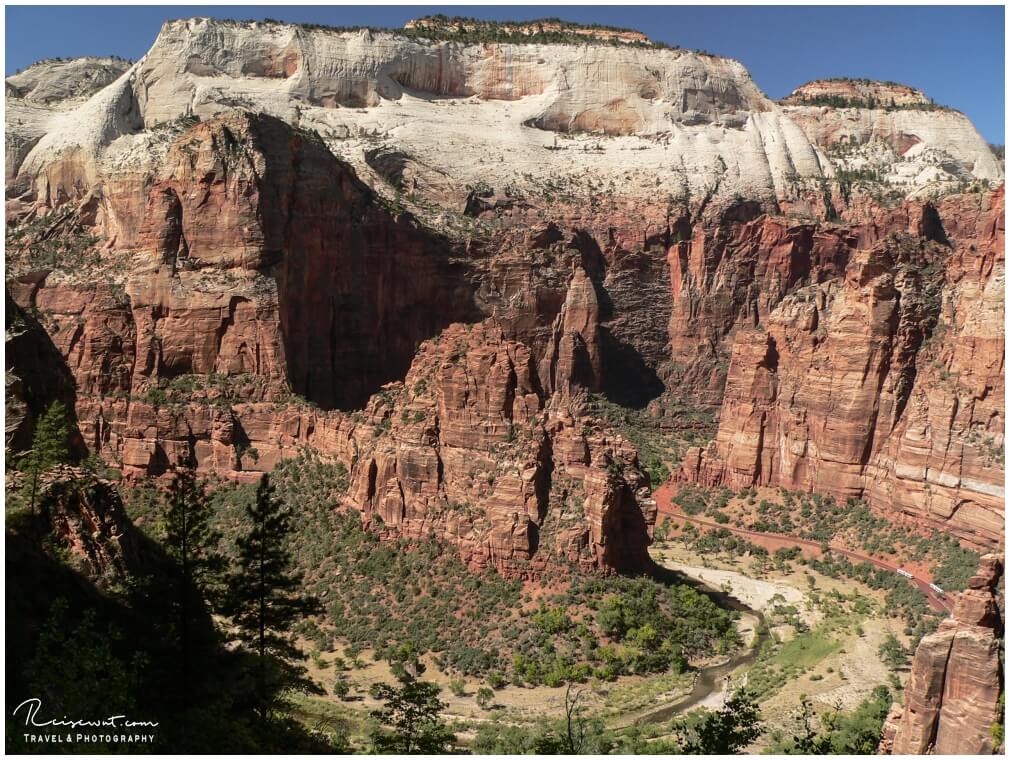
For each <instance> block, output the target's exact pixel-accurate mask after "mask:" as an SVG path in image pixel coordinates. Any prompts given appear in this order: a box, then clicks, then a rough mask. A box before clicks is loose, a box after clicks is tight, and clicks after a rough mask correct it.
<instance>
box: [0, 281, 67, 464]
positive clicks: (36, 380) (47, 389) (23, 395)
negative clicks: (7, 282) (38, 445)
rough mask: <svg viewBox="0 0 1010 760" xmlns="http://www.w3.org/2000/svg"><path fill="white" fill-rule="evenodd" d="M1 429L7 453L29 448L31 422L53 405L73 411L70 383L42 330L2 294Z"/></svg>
mask: <svg viewBox="0 0 1010 760" xmlns="http://www.w3.org/2000/svg"><path fill="white" fill-rule="evenodd" d="M5 302H6V309H5V322H4V326H5V331H4V334H5V340H4V346H5V355H4V356H5V360H6V366H5V367H4V369H5V377H6V382H5V384H4V385H5V393H4V396H5V402H6V403H5V408H4V411H5V428H4V431H5V432H4V446H5V448H6V449H9V450H10V451H11V452H15V453H16V452H21V451H25V450H26V449H29V448H31V443H32V434H33V432H34V430H35V420H37V419H38V418H39V416H41V415H42V413H43V412H45V410H46V408H47V407H48V406H49V405H50V404H52V403H53V402H54V401H58V402H60V403H62V404H63V406H64V408H66V409H67V410H68V411H69V412H70V413H71V414H73V410H74V380H73V376H72V375H71V373H70V371H69V370H68V369H67V366H66V363H65V361H64V358H63V355H62V354H61V353H60V352H59V351H58V350H57V348H56V346H55V345H53V341H52V339H51V338H50V337H49V335H48V333H47V332H46V331H45V329H44V328H43V327H42V326H41V325H40V324H39V323H38V321H37V320H36V319H35V318H34V317H32V315H31V314H29V313H28V312H27V311H26V310H24V309H22V308H21V307H20V306H18V305H17V303H16V302H15V301H14V299H13V298H11V295H10V292H9V291H5Z"/></svg>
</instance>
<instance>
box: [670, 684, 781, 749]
mask: <svg viewBox="0 0 1010 760" xmlns="http://www.w3.org/2000/svg"><path fill="white" fill-rule="evenodd" d="M674 731H675V733H676V735H677V740H678V744H679V745H680V751H681V753H682V754H685V755H735V754H739V753H740V752H741V751H742V750H743V749H745V748H746V747H747V745H749V744H750V743H751V742H753V741H754V740H755V739H757V738H758V737H759V736H761V734H763V733H764V727H763V726H762V721H761V708H760V707H758V703H757V700H756V699H755V697H754V695H753V694H751V693H750V692H749V691H747V690H746V689H738V690H737V691H735V692H733V694H732V695H730V697H729V699H727V700H726V702H725V704H724V705H723V706H722V708H721V709H719V710H718V711H715V712H713V711H711V710H698V711H696V712H694V713H692V714H690V715H689V716H688V717H686V718H683V719H681V720H680V721H679V723H678V724H677V725H676V726H675V727H674Z"/></svg>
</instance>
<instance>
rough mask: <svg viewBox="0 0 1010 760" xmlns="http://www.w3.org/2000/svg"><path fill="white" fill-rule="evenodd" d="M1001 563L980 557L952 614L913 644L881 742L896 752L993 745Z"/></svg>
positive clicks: (980, 750)
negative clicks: (896, 709)
mask: <svg viewBox="0 0 1010 760" xmlns="http://www.w3.org/2000/svg"><path fill="white" fill-rule="evenodd" d="M1002 574H1003V566H1002V563H1001V561H1000V559H999V558H998V557H997V556H996V555H993V554H989V555H986V556H985V557H983V558H982V562H981V565H980V567H979V571H978V573H977V574H976V575H975V576H974V577H973V578H972V579H971V580H970V581H969V583H968V590H967V591H965V592H964V593H962V594H960V595H959V596H958V599H957V602H956V604H955V606H954V614H953V615H952V617H951V618H949V619H947V620H944V621H943V622H942V623H941V624H940V628H939V630H937V631H936V633H933V634H930V635H929V636H926V637H925V638H924V639H923V640H922V641H921V642H920V643H919V646H918V648H917V649H916V651H915V659H914V661H913V663H912V674H911V676H910V678H909V681H908V685H907V686H906V687H905V700H904V708H903V709H902V710H901V712H900V714H898V715H896V716H894V717H892V719H891V720H890V721H889V724H888V725H886V726H885V731H884V743H883V747H882V749H883V750H884V751H886V752H889V753H891V754H895V755H923V754H937V755H982V754H991V753H992V752H993V751H994V750H996V749H998V748H996V747H994V746H993V739H992V734H991V727H992V725H993V723H994V722H995V721H996V719H997V715H998V710H999V709H1000V707H999V697H1000V694H1001V693H1002V688H1003V669H1002V667H1001V661H1000V656H999V647H1000V645H1001V644H1002V637H1003V623H1002V620H1001V619H1000V613H999V608H998V607H997V605H996V599H995V597H994V591H995V588H996V585H997V583H998V582H999V579H1000V576H1001V575H1002Z"/></svg>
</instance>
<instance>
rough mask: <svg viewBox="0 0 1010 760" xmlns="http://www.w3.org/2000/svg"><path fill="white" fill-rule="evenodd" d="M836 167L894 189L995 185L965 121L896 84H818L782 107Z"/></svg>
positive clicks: (995, 167) (998, 173)
mask: <svg viewBox="0 0 1010 760" xmlns="http://www.w3.org/2000/svg"><path fill="white" fill-rule="evenodd" d="M781 103H782V105H783V106H785V107H786V108H785V112H786V113H787V114H788V115H789V117H790V118H791V119H792V120H793V121H794V122H796V123H797V124H798V125H799V126H800V128H801V129H802V130H803V132H804V134H806V136H807V137H808V138H809V139H810V141H811V142H812V143H813V144H814V145H815V146H817V147H818V148H820V149H822V150H823V151H824V152H825V153H826V154H828V156H830V157H831V158H832V160H833V162H834V164H835V168H836V169H837V168H844V169H849V170H850V171H851V170H855V172H856V173H857V174H858V172H859V171H860V170H862V171H863V172H865V171H866V170H867V169H872V170H874V171H877V172H878V173H881V174H884V175H886V177H887V179H888V181H889V182H891V183H893V184H899V185H906V186H907V185H920V186H921V185H926V184H928V183H930V182H934V181H936V180H938V179H941V178H942V176H943V172H938V171H937V165H938V164H939V165H940V166H941V167H942V168H943V169H944V170H945V171H947V172H951V170H953V172H952V173H953V175H954V176H958V175H960V176H962V177H967V176H973V177H977V178H979V179H986V180H993V181H998V180H999V179H1000V178H1001V177H1002V170H1001V168H1000V165H999V161H998V160H997V158H996V156H995V155H993V153H992V151H990V150H987V149H986V148H987V144H986V142H985V140H984V139H983V138H982V136H981V135H980V134H978V132H977V131H976V130H975V128H974V127H973V126H972V124H971V122H970V121H969V120H968V118H967V117H966V116H965V115H964V114H962V113H960V112H959V111H955V110H953V109H950V108H943V107H941V106H937V105H935V104H934V103H933V102H932V101H931V100H930V99H929V98H928V97H926V95H925V94H924V93H922V92H921V91H920V90H916V89H914V88H912V87H908V86H907V85H902V84H897V83H895V82H873V81H868V80H820V81H814V82H808V83H807V84H805V85H802V86H801V87H798V88H797V89H796V90H795V91H793V93H792V94H791V95H790V96H789V97H787V98H785V99H783V100H782V101H781Z"/></svg>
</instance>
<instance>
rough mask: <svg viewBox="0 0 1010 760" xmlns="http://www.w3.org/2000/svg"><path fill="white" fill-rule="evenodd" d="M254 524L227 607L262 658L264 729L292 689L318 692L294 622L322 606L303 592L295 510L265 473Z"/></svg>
mask: <svg viewBox="0 0 1010 760" xmlns="http://www.w3.org/2000/svg"><path fill="white" fill-rule="evenodd" d="M246 516H247V518H248V519H249V521H250V523H251V526H250V529H249V532H248V533H247V534H246V535H244V536H240V537H239V538H238V540H237V541H236V544H237V547H238V562H237V568H236V569H235V571H234V572H233V575H232V577H231V579H230V584H229V586H230V588H229V596H228V600H227V604H226V610H227V611H228V612H229V613H230V615H231V618H232V623H233V624H234V625H235V627H236V629H237V632H238V638H239V640H240V641H241V642H242V644H243V645H244V647H245V648H246V649H247V650H249V651H251V652H253V653H254V656H255V661H256V668H255V673H254V676H253V680H254V690H255V693H254V698H255V705H256V712H257V714H258V718H259V726H260V730H261V732H265V730H266V724H267V722H268V720H269V719H270V715H271V712H272V710H273V709H275V708H276V707H277V705H278V704H279V702H280V699H281V695H282V693H283V692H284V691H285V690H287V689H290V688H300V689H302V690H312V691H318V687H314V686H313V685H312V683H311V681H309V680H308V679H307V678H306V677H305V668H304V667H303V666H301V665H300V664H298V663H299V662H300V661H301V660H304V659H305V658H304V655H303V654H302V653H301V652H300V651H299V650H298V648H297V647H296V646H295V644H294V640H293V637H292V634H291V629H292V626H293V625H294V623H295V622H296V621H297V620H299V619H300V618H302V617H303V616H305V615H306V614H309V613H311V612H313V611H315V609H316V603H315V601H314V600H312V599H310V598H309V597H305V596H303V595H301V594H300V587H301V580H302V579H301V575H300V574H299V573H297V572H295V571H294V569H293V566H292V559H291V553H290V550H289V547H288V542H289V538H290V533H291V511H290V508H289V507H288V506H287V505H286V504H284V503H283V502H282V501H280V500H279V499H278V498H277V497H276V495H275V494H274V489H273V486H272V485H271V484H270V479H269V476H267V475H263V477H262V478H261V479H260V483H259V487H258V488H257V490H256V498H255V501H253V503H252V504H250V505H249V506H248V507H247V508H246Z"/></svg>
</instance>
